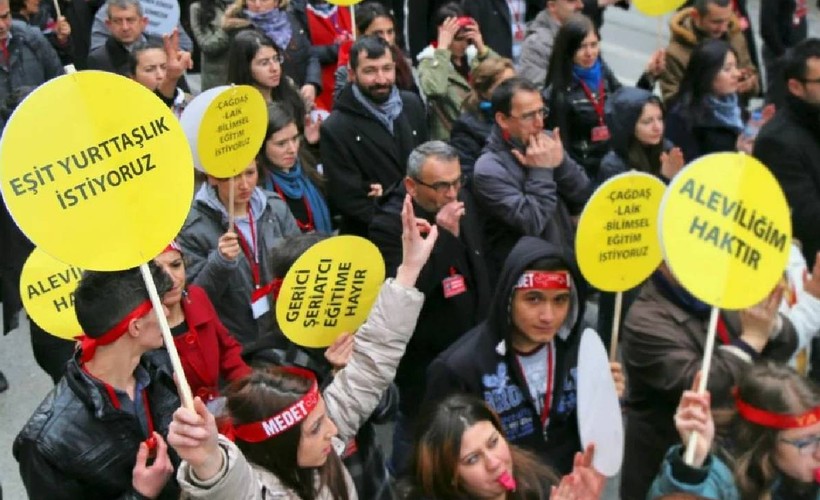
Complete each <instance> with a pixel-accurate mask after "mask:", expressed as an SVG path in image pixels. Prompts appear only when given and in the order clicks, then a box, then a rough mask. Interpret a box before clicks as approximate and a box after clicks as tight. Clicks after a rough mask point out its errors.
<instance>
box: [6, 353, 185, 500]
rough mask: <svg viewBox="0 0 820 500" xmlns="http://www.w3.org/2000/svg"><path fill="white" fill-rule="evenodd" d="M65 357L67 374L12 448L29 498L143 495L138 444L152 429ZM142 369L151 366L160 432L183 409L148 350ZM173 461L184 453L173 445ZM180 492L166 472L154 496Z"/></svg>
mask: <svg viewBox="0 0 820 500" xmlns="http://www.w3.org/2000/svg"><path fill="white" fill-rule="evenodd" d="M79 355H80V354H79V353H77V354H75V356H74V359H72V360H71V361H69V362H68V364H66V371H65V375H64V376H63V378H62V379H60V382H58V383H57V385H56V386H55V387H54V389H52V390H51V392H49V393H48V395H47V396H46V397H45V399H44V400H43V402H42V403H40V406H38V407H37V409H36V410H35V411H34V414H33V415H32V416H31V418H29V420H28V423H26V426H25V427H24V428H23V430H21V431H20V434H18V435H17V438H16V439H15V440H14V447H13V449H12V451H13V453H14V458H15V459H17V461H18V462H20V475H21V476H22V478H23V483H24V484H25V485H26V491H27V492H28V496H29V497H30V498H37V499H40V498H43V499H45V498H48V499H50V500H51V499H54V500H62V499H65V500H73V499H79V498H82V499H87V500H97V499H99V500H103V499H106V500H111V499H117V500H141V499H144V498H145V497H144V496H142V495H140V494H139V493H137V491H136V490H134V488H133V486H132V485H131V480H132V470H133V469H134V465H135V464H136V457H137V450H138V449H139V446H140V443H142V441H144V440H145V439H146V438H147V437H148V436H147V435H146V433H145V431H144V430H143V427H142V425H141V424H140V422H139V420H138V419H137V417H136V416H135V415H134V414H133V413H130V412H127V411H124V410H120V409H118V408H115V407H114V405H113V404H112V402H111V398H110V397H109V396H108V392H107V390H106V388H105V387H104V386H103V385H102V383H101V382H100V381H98V380H97V379H95V378H93V377H91V376H90V375H88V374H87V373H86V372H85V371H83V369H82V368H81V367H80V365H79V362H78V358H79ZM138 369H143V370H145V371H146V372H147V373H148V376H149V378H150V380H151V381H150V383H149V384H148V386H147V387H146V388H145V393H144V394H145V395H146V396H147V397H148V403H149V405H148V407H149V408H150V411H151V415H152V419H153V425H154V429H155V430H156V432H158V433H159V434H161V435H162V436H163V438H165V437H167V435H168V425H169V424H170V423H171V418H172V416H173V413H174V411H176V409H177V408H179V404H180V403H179V396H177V391H176V386H175V385H174V381H173V378H172V376H171V373H170V372H169V371H167V370H166V369H165V368H164V367H161V365H155V364H153V363H152V362H151V361H150V360H149V359H148V358H146V357H143V359H142V361H141V362H140V365H139V367H138ZM168 453H169V456H170V458H171V460H172V462H173V463H174V466H175V467H176V466H177V465H178V464H179V458H178V457H177V455H176V453H175V452H174V450H173V449H172V448H171V447H170V446H169V447H168ZM178 497H179V485H178V484H177V482H176V481H175V480H174V479H173V478H169V479H168V483H166V485H165V488H164V489H163V490H162V492H161V493H160V495H159V496H158V497H157V498H158V499H160V500H170V499H176V498H178Z"/></svg>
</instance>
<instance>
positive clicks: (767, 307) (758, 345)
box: [740, 283, 784, 352]
mask: <svg viewBox="0 0 820 500" xmlns="http://www.w3.org/2000/svg"><path fill="white" fill-rule="evenodd" d="M783 291H784V290H783V285H782V283H779V284H778V285H777V286H776V287H775V289H774V290H773V291H772V293H770V294H769V296H768V297H766V298H765V299H763V300H762V301H761V302H760V303H758V304H755V305H753V306H752V307H749V308H747V309H744V310H742V311H740V324H741V327H742V333H741V335H740V338H741V340H743V341H744V342H746V343H747V344H749V345H750V346H751V347H752V348H754V349H755V350H756V351H757V352H761V351H763V349H764V348H765V347H766V344H767V343H768V342H769V338H770V337H771V335H772V333H774V328H775V325H776V323H777V314H778V313H777V311H778V309H779V308H780V301H781V300H782V299H783Z"/></svg>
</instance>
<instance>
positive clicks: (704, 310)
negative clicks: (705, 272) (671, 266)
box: [652, 269, 712, 319]
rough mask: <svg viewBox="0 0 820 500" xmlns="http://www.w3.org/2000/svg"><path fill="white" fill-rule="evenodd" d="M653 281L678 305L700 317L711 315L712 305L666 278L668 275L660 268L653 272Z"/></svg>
mask: <svg viewBox="0 0 820 500" xmlns="http://www.w3.org/2000/svg"><path fill="white" fill-rule="evenodd" d="M652 281H653V282H654V283H655V286H656V287H658V291H660V292H661V295H663V296H664V297H666V298H667V300H669V301H670V302H672V303H673V304H675V305H676V306H678V307H680V308H681V309H683V310H684V311H686V312H688V313H689V314H691V315H693V316H695V317H697V318H699V319H706V318H708V317H709V313H710V312H711V311H712V306H710V305H709V304H707V303H705V302H702V301H700V300H698V298H697V297H695V296H694V295H692V294H691V293H689V292H687V291H686V289H684V288H683V287H682V286H680V285H678V284H675V283H672V282H671V281H669V280H668V279H666V276H664V275H663V273H662V272H661V270H660V269H658V270H657V271H655V272H654V273H652Z"/></svg>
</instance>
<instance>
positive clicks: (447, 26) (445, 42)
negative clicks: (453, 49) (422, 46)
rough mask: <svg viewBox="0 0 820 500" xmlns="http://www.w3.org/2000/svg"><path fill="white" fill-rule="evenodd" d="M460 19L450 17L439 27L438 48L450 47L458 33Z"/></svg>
mask: <svg viewBox="0 0 820 500" xmlns="http://www.w3.org/2000/svg"><path fill="white" fill-rule="evenodd" d="M458 30H459V26H458V19H457V18H455V17H448V18H447V19H445V20H444V22H443V23H441V26H439V27H438V48H440V49H449V48H450V44H451V43H453V38H455V37H456V33H458Z"/></svg>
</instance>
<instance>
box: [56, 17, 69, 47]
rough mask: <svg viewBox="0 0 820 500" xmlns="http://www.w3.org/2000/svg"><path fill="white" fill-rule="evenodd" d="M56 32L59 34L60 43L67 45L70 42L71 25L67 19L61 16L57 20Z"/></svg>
mask: <svg viewBox="0 0 820 500" xmlns="http://www.w3.org/2000/svg"><path fill="white" fill-rule="evenodd" d="M54 32H55V33H56V34H57V41H58V42H60V43H65V42H66V41H68V37H69V36H71V25H70V24H68V21H67V20H66V18H65V17H63V16H60V17H59V18H58V19H57V26H55V28H54Z"/></svg>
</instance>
